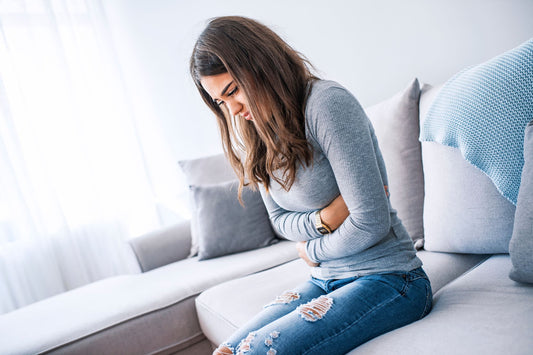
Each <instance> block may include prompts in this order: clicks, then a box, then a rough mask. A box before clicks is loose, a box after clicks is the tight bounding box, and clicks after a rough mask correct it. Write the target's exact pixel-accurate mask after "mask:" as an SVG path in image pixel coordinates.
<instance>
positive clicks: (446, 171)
mask: <svg viewBox="0 0 533 355" xmlns="http://www.w3.org/2000/svg"><path fill="white" fill-rule="evenodd" d="M439 89H440V87H436V88H432V87H431V86H429V85H424V86H423V87H422V94H421V98H420V116H421V119H424V116H425V113H426V112H427V109H428V107H429V106H430V105H431V102H432V100H433V98H434V97H435V96H436V95H437V93H438V91H439ZM422 162H423V169H424V190H425V192H424V193H425V196H424V243H425V245H424V248H425V249H426V250H430V251H441V252H452V253H479V254H488V253H507V252H508V251H509V241H510V239H511V235H512V232H513V219H514V213H515V206H514V205H513V204H512V203H511V202H510V201H508V200H507V199H506V198H504V197H503V196H502V195H501V194H500V193H499V192H498V190H497V189H496V187H495V186H494V184H493V183H492V181H491V180H490V179H489V177H488V176H487V175H485V174H484V173H483V172H481V171H480V170H479V169H477V168H475V167H474V166H473V165H471V164H469V163H468V162H467V161H466V160H465V159H464V158H463V156H462V155H461V152H460V151H459V150H458V149H457V148H452V147H448V146H445V145H442V144H439V143H435V142H422ZM474 197H475V198H474Z"/></svg>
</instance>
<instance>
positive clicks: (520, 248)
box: [509, 121, 533, 283]
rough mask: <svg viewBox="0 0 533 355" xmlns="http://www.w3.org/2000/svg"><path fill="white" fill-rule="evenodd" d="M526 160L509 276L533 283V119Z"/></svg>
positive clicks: (525, 153)
mask: <svg viewBox="0 0 533 355" xmlns="http://www.w3.org/2000/svg"><path fill="white" fill-rule="evenodd" d="M524 161H525V163H524V168H523V170H522V182H521V184H520V189H519V192H518V203H517V204H516V213H515V218H514V228H513V235H512V237H511V243H510V244H509V253H510V254H511V261H512V263H513V268H512V269H511V272H510V274H509V276H510V277H511V279H513V280H515V281H519V282H528V283H533V121H531V122H529V124H528V125H527V127H526V131H525V138H524Z"/></svg>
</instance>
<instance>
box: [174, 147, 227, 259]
mask: <svg viewBox="0 0 533 355" xmlns="http://www.w3.org/2000/svg"><path fill="white" fill-rule="evenodd" d="M178 164H179V165H180V167H181V169H182V171H183V173H184V174H185V179H186V180H187V184H188V185H189V186H193V185H194V186H203V185H212V184H217V183H220V182H224V181H233V180H237V176H236V175H235V172H234V171H233V168H232V167H231V165H230V163H229V161H228V160H227V159H226V157H225V156H224V154H217V155H212V156H207V157H202V158H197V159H190V160H182V161H179V162H178ZM189 208H190V210H191V211H192V212H193V215H194V211H195V209H196V208H195V206H194V199H193V198H192V196H191V197H190V198H189ZM196 222H197V221H196V219H195V218H194V217H193V218H192V220H191V239H192V240H191V251H190V253H189V257H193V256H195V255H197V254H198V232H197V230H198V226H197V223H196Z"/></svg>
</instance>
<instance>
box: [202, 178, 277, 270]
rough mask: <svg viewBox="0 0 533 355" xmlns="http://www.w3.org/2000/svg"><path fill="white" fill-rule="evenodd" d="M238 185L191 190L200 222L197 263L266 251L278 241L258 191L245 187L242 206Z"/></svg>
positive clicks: (232, 182)
mask: <svg viewBox="0 0 533 355" xmlns="http://www.w3.org/2000/svg"><path fill="white" fill-rule="evenodd" d="M238 187H239V182H238V181H229V182H224V183H220V184H216V185H204V186H191V189H192V193H193V200H194V205H195V206H196V207H195V211H193V213H194V218H195V219H196V221H197V230H196V232H197V238H198V260H206V259H211V258H215V257H218V256H222V255H228V254H232V253H237V252H241V251H246V250H252V249H256V248H260V247H264V246H267V245H270V244H272V243H275V242H277V241H279V239H277V238H276V236H275V234H274V231H273V229H272V225H271V224H270V219H269V217H268V213H267V210H266V208H265V205H264V203H263V199H262V198H261V194H260V193H259V190H256V191H254V190H252V188H250V187H248V186H245V187H244V188H243V191H242V200H243V203H244V206H242V205H241V204H240V203H239V199H238V195H237V191H238Z"/></svg>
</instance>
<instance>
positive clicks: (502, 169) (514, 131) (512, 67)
mask: <svg viewBox="0 0 533 355" xmlns="http://www.w3.org/2000/svg"><path fill="white" fill-rule="evenodd" d="M532 119H533V38H532V39H530V40H528V41H526V42H525V43H523V44H522V45H520V46H518V47H516V48H514V49H512V50H510V51H508V52H505V53H503V54H501V55H499V56H497V57H495V58H493V59H491V60H489V61H487V62H485V63H482V64H479V65H477V66H474V67H471V68H467V69H465V70H463V71H461V72H459V73H458V74H456V75H455V76H454V77H452V78H451V79H450V80H449V81H448V82H446V84H445V85H444V86H443V88H442V90H441V92H440V93H439V95H438V96H437V97H436V98H435V101H434V102H433V105H432V106H431V107H430V109H429V111H428V114H427V116H426V119H425V120H424V122H423V124H422V126H421V128H420V141H433V142H437V143H440V144H443V145H447V146H450V147H455V148H458V149H459V150H460V151H461V153H462V155H463V157H464V158H465V159H466V160H467V161H469V162H470V163H471V164H472V165H474V166H475V167H477V168H479V169H480V170H481V171H483V172H484V173H485V174H487V175H488V177H489V178H490V179H491V180H492V181H493V183H494V184H495V186H496V188H497V189H498V191H499V192H500V193H501V194H502V195H503V196H504V197H506V198H507V199H508V200H509V201H511V202H512V203H513V204H515V205H516V200H517V196H518V188H519V187H520V176H521V173H522V167H523V165H524V156H523V142H524V129H525V127H526V125H527V123H528V122H529V121H531V120H532Z"/></svg>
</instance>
